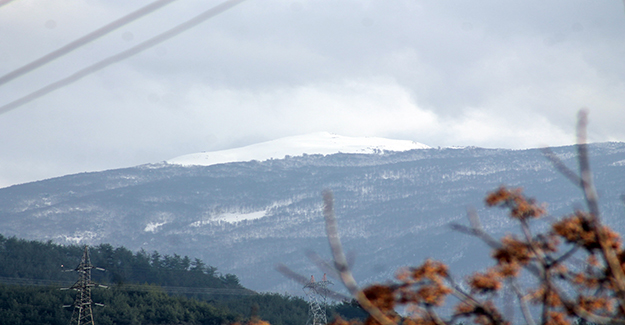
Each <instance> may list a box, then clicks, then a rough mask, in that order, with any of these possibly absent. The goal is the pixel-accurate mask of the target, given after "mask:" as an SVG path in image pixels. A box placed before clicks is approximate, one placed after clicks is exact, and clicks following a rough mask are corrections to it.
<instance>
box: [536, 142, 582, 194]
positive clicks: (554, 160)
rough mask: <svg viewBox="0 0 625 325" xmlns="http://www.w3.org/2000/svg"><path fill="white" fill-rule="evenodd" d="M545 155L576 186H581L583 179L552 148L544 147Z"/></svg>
mask: <svg viewBox="0 0 625 325" xmlns="http://www.w3.org/2000/svg"><path fill="white" fill-rule="evenodd" d="M541 150H542V152H543V155H544V156H545V158H547V159H548V160H549V161H550V162H551V164H552V165H553V166H554V167H555V168H556V169H557V170H558V171H559V172H560V173H561V174H562V175H564V176H565V177H566V178H568V179H569V180H570V181H571V182H572V183H573V184H575V186H579V187H581V186H582V185H581V184H582V179H581V178H579V176H577V174H575V172H574V171H573V170H571V169H570V168H568V167H566V165H565V164H564V162H562V160H561V159H560V158H558V156H556V154H555V153H554V152H553V151H552V150H551V149H550V148H542V149H541Z"/></svg>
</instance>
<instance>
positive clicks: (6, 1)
mask: <svg viewBox="0 0 625 325" xmlns="http://www.w3.org/2000/svg"><path fill="white" fill-rule="evenodd" d="M9 2H13V0H0V7H2V6H4V5H8V4H9Z"/></svg>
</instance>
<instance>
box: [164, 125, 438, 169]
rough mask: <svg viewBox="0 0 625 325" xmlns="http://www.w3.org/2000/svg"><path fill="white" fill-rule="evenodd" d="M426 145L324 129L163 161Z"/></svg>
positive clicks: (196, 161)
mask: <svg viewBox="0 0 625 325" xmlns="http://www.w3.org/2000/svg"><path fill="white" fill-rule="evenodd" d="M427 148H430V147H429V146H427V145H425V144H422V143H418V142H414V141H409V140H391V139H384V138H373V137H345V136H340V135H336V134H332V133H328V132H319V133H312V134H306V135H298V136H292V137H286V138H281V139H277V140H272V141H267V142H261V143H257V144H253V145H249V146H245V147H241V148H235V149H228V150H221V151H213V152H201V153H194V154H190V155H184V156H180V157H177V158H173V159H171V160H168V161H167V163H170V164H177V165H183V166H191V165H200V166H209V165H215V164H223V163H229V162H236V161H251V160H258V161H264V160H269V159H272V158H273V159H282V158H284V157H285V156H287V155H288V156H293V157H296V156H302V155H303V154H309V155H313V154H322V155H329V154H335V153H339V152H342V153H375V152H378V151H407V150H412V149H427Z"/></svg>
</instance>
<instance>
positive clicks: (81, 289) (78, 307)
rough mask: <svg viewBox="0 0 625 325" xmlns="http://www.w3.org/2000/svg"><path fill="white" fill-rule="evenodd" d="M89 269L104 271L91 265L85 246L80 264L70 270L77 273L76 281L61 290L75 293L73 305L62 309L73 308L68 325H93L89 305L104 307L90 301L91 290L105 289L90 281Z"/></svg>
mask: <svg viewBox="0 0 625 325" xmlns="http://www.w3.org/2000/svg"><path fill="white" fill-rule="evenodd" d="M91 269H96V270H100V271H104V269H103V268H99V267H94V266H93V265H91V259H90V258H89V249H88V247H87V245H85V252H84V253H83V255H82V259H81V260H80V264H78V266H77V267H76V268H75V269H74V270H72V271H76V272H78V281H76V283H74V284H73V285H72V286H71V287H69V288H64V289H61V290H67V289H72V290H75V291H77V294H76V299H74V304H73V305H65V306H63V307H72V306H73V307H74V312H73V313H72V319H71V320H70V322H69V324H70V325H74V324H76V325H94V324H95V323H94V322H93V311H92V310H91V305H92V304H94V305H97V306H104V305H103V304H99V303H94V302H93V301H91V288H93V287H95V286H100V287H104V288H106V286H103V285H98V284H96V283H94V282H93V281H91Z"/></svg>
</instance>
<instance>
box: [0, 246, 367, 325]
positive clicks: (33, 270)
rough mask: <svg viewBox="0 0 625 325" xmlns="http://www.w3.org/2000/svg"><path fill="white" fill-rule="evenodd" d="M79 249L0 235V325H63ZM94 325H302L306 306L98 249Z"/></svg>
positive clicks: (343, 309)
mask: <svg viewBox="0 0 625 325" xmlns="http://www.w3.org/2000/svg"><path fill="white" fill-rule="evenodd" d="M83 249H84V248H83V247H80V246H76V245H70V246H63V245H58V244H54V243H52V242H46V243H44V242H39V241H29V240H24V239H18V238H15V237H10V238H7V237H5V236H2V235H0V325H3V324H67V323H68V322H69V319H70V317H71V314H72V309H71V308H62V306H63V305H71V304H72V303H73V299H74V296H75V293H74V292H73V291H72V290H59V289H61V288H62V287H68V286H69V285H71V284H72V283H73V282H74V281H76V279H77V275H76V273H75V272H64V271H72V270H73V269H74V268H75V267H76V266H77V265H78V263H80V258H81V256H82V254H83ZM89 251H90V255H91V262H92V264H93V265H94V266H98V267H103V268H105V271H97V270H93V271H92V275H93V277H92V278H93V280H94V281H95V282H98V283H101V284H107V285H109V288H107V289H104V288H94V289H93V291H92V293H93V301H94V302H98V303H102V304H104V307H99V306H94V308H93V312H94V317H95V319H96V320H97V324H216V325H217V324H219V325H221V324H229V323H233V322H235V321H243V320H246V319H249V318H250V317H252V316H258V317H260V318H262V319H264V320H267V321H269V322H270V323H271V324H273V325H304V324H305V323H306V320H307V317H308V305H307V303H306V302H305V301H304V300H303V299H301V298H299V297H292V296H284V295H279V294H258V293H256V292H254V291H251V290H248V289H245V288H243V287H242V286H241V285H240V284H239V281H238V279H237V277H236V275H233V274H225V275H223V274H221V273H219V272H218V271H217V269H216V268H215V267H213V266H210V265H207V264H206V263H204V262H203V261H202V260H200V259H197V258H189V257H188V256H179V255H177V254H173V255H161V254H160V253H158V252H156V251H154V252H151V253H148V252H145V251H139V252H136V253H133V252H131V251H130V250H128V249H126V248H124V247H116V248H115V247H113V246H111V245H109V244H102V245H99V246H96V247H92V248H90V249H89ZM334 315H341V317H343V318H348V319H349V318H354V317H359V318H364V312H363V311H362V310H361V309H360V308H359V307H357V306H355V305H352V304H349V303H340V304H333V305H331V306H329V308H328V316H329V317H330V318H331V317H333V316H334Z"/></svg>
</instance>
